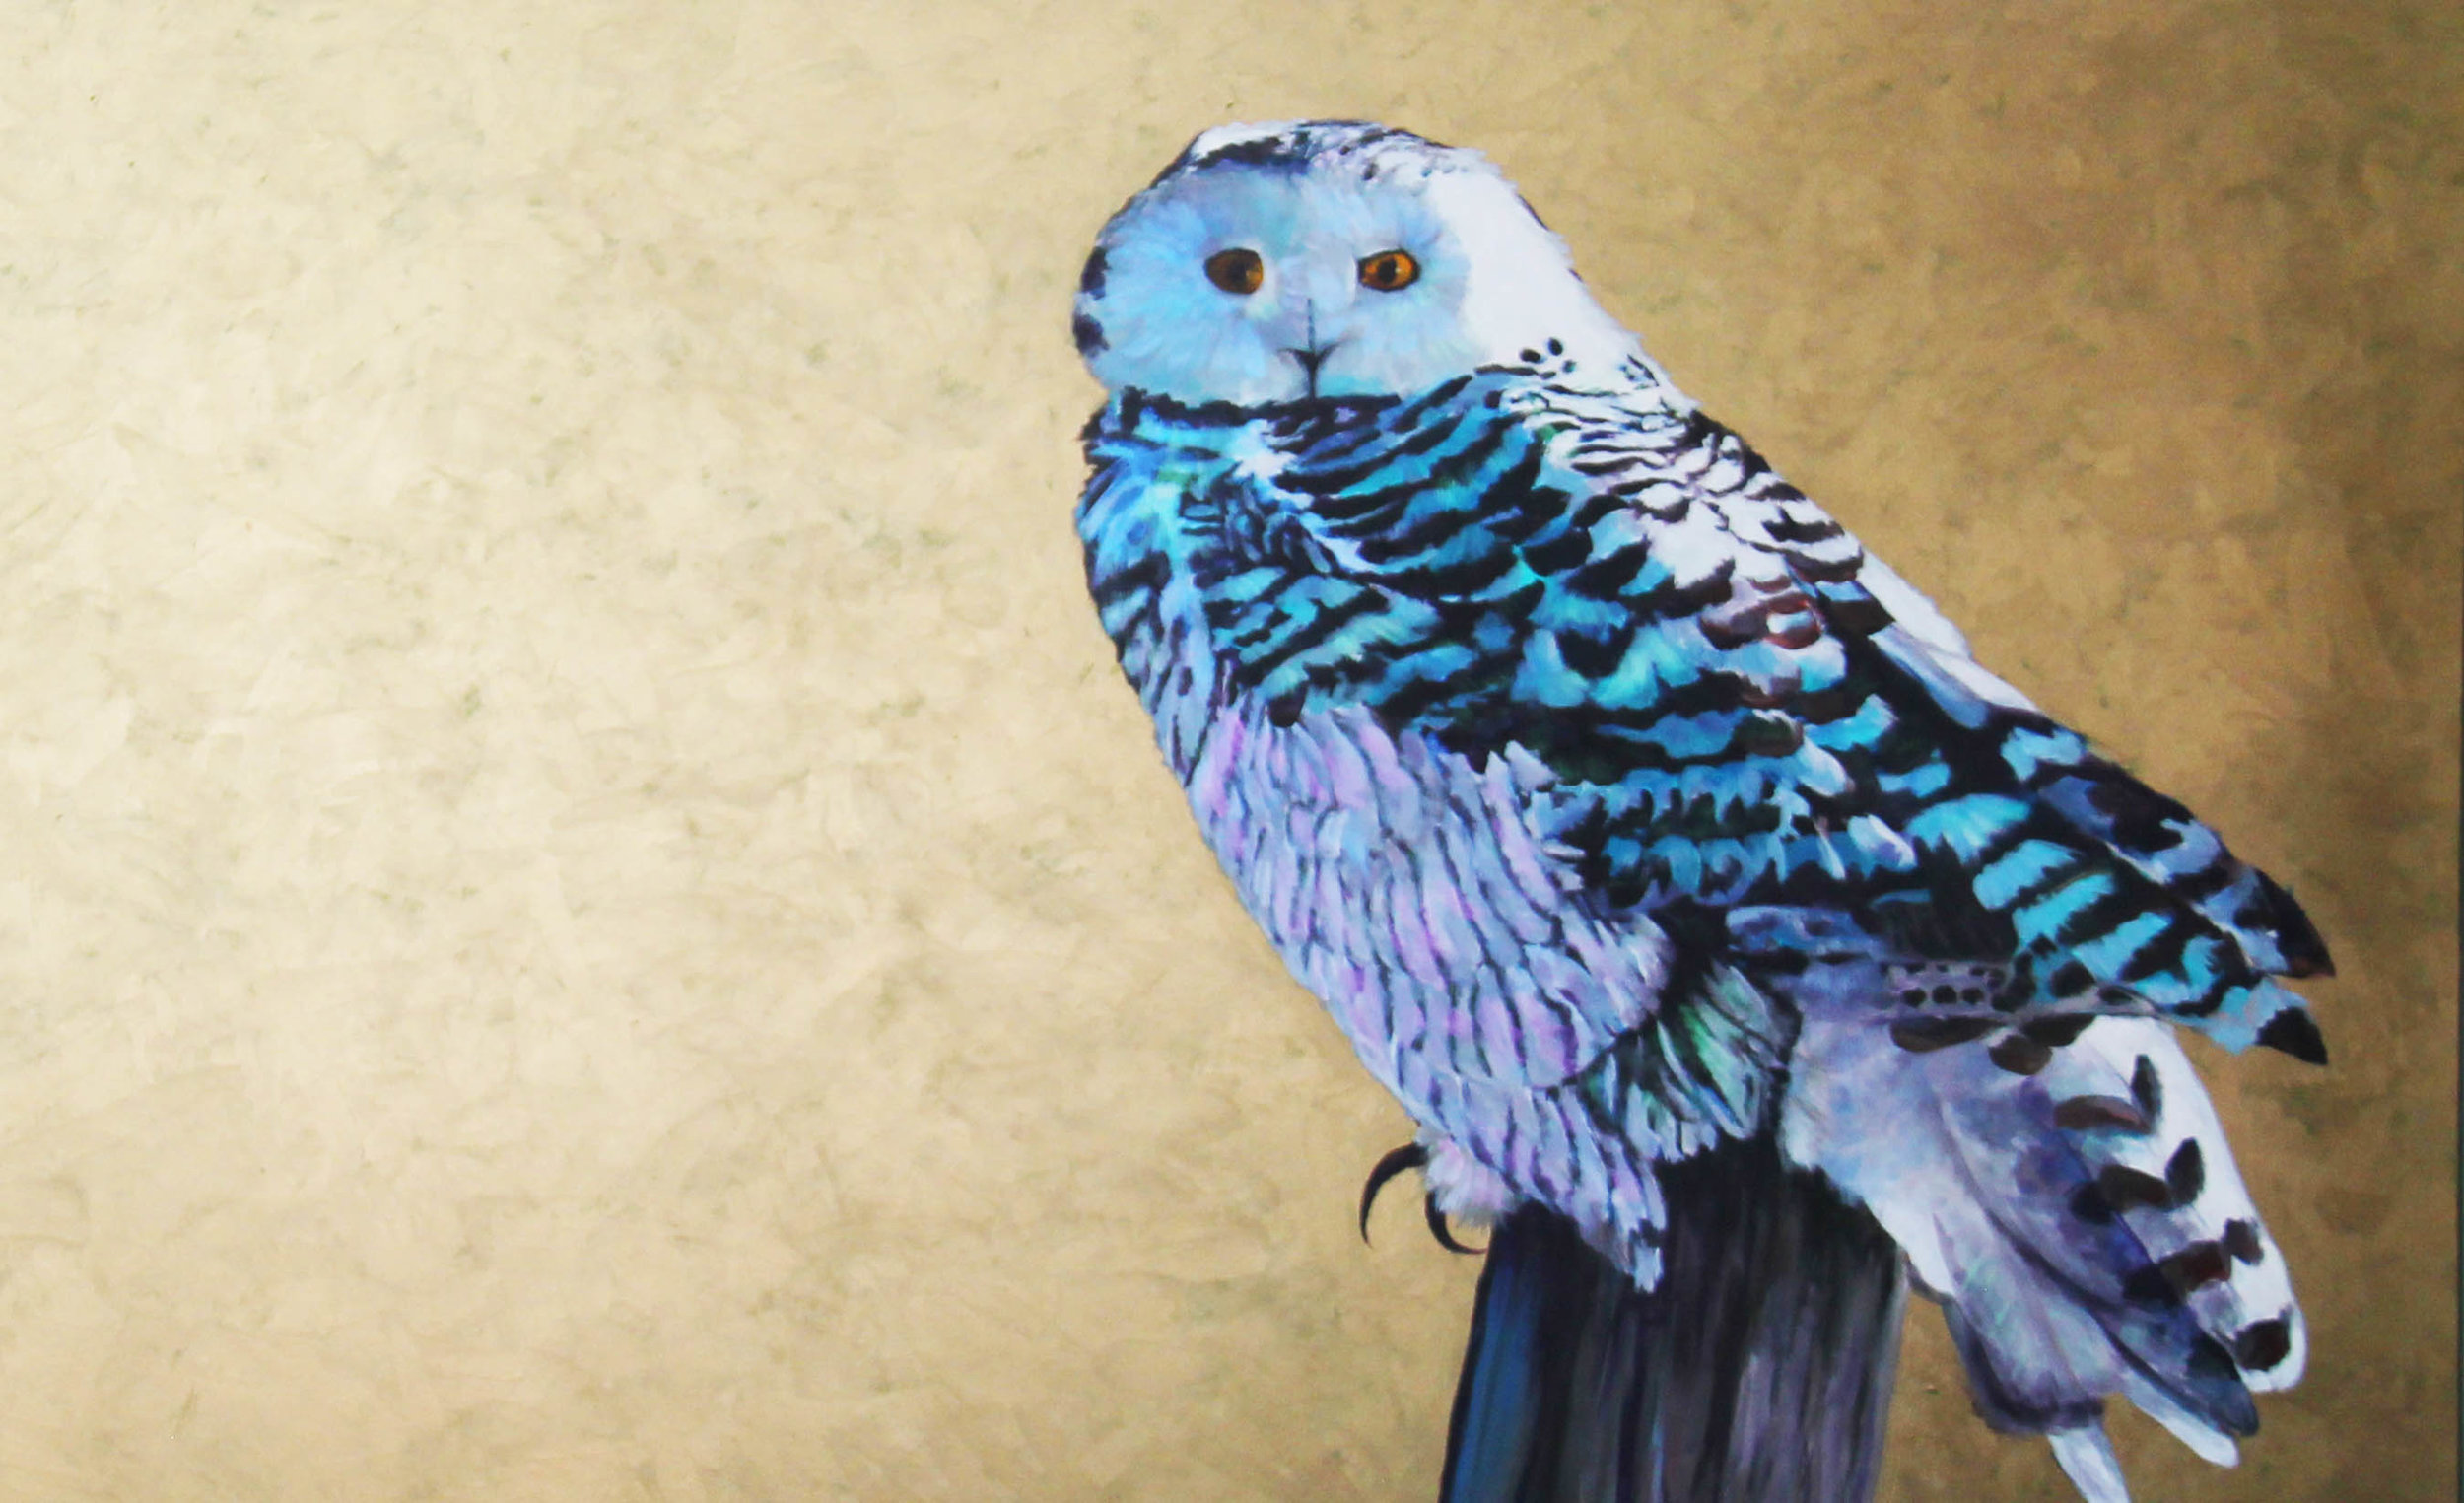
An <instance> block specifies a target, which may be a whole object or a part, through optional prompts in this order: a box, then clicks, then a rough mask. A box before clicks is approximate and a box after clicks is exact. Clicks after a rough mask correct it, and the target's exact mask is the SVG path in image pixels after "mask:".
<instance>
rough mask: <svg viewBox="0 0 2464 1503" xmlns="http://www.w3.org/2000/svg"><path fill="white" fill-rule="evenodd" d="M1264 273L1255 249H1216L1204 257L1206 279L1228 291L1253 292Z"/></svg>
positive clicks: (1263, 266)
mask: <svg viewBox="0 0 2464 1503" xmlns="http://www.w3.org/2000/svg"><path fill="white" fill-rule="evenodd" d="M1206 280H1207V281H1209V282H1212V283H1214V284H1215V285H1216V286H1217V287H1220V288H1222V289H1223V290H1224V291H1225V292H1228V293H1242V294H1248V293H1254V292H1256V291H1257V290H1258V284H1259V283H1260V282H1262V281H1265V280H1266V264H1265V263H1264V262H1262V261H1260V260H1259V259H1258V252H1257V251H1255V250H1218V251H1216V252H1215V253H1214V254H1213V255H1210V256H1208V257H1207V258H1206Z"/></svg>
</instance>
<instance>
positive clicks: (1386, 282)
mask: <svg viewBox="0 0 2464 1503" xmlns="http://www.w3.org/2000/svg"><path fill="white" fill-rule="evenodd" d="M1419 275H1420V266H1419V263H1418V262H1416V261H1414V260H1412V258H1411V256H1410V254H1409V253H1408V252H1405V251H1402V250H1381V251H1379V252H1378V253H1377V254H1376V255H1373V256H1371V257H1369V258H1368V259H1367V260H1364V261H1362V262H1361V263H1360V280H1361V282H1362V284H1363V285H1365V286H1367V287H1369V288H1371V289H1372V290H1374V291H1377V292H1382V293H1391V292H1400V291H1402V290H1403V289H1404V288H1406V287H1409V286H1410V285H1411V284H1412V282H1413V281H1414V280H1415V279H1417V278H1418V276H1419Z"/></svg>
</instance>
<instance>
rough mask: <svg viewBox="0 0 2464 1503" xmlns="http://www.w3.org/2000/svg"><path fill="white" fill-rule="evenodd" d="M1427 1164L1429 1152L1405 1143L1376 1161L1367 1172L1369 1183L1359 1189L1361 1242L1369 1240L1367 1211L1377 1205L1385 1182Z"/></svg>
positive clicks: (1416, 1144) (1414, 1144) (1416, 1145)
mask: <svg viewBox="0 0 2464 1503" xmlns="http://www.w3.org/2000/svg"><path fill="white" fill-rule="evenodd" d="M1428 1162H1429V1150H1428V1149H1426V1148H1423V1147H1421V1146H1420V1145H1419V1144H1418V1143H1405V1144H1403V1146H1402V1147H1400V1148H1398V1149H1396V1150H1394V1151H1393V1152H1392V1153H1389V1154H1388V1155H1387V1156H1386V1157H1384V1158H1382V1159H1380V1160H1378V1163H1377V1167H1376V1168H1374V1169H1372V1170H1370V1171H1369V1182H1368V1183H1367V1184H1365V1185H1363V1186H1361V1187H1360V1240H1361V1241H1363V1242H1366V1241H1368V1240H1369V1209H1370V1207H1372V1206H1374V1205H1376V1204H1377V1203H1378V1192H1379V1191H1381V1190H1384V1189H1385V1188H1386V1182H1387V1181H1389V1180H1391V1179H1393V1178H1395V1176H1397V1175H1399V1174H1401V1173H1403V1171H1404V1170H1406V1169H1420V1168H1424V1167H1426V1166H1427V1164H1428Z"/></svg>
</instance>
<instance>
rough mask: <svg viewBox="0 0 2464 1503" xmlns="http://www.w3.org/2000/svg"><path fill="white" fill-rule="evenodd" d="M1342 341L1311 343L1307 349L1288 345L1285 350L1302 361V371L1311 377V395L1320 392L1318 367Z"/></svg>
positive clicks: (1331, 340) (1314, 395)
mask: <svg viewBox="0 0 2464 1503" xmlns="http://www.w3.org/2000/svg"><path fill="white" fill-rule="evenodd" d="M1341 343H1342V341H1341V340H1339V339H1330V340H1328V341H1327V342H1326V343H1325V344H1322V345H1311V346H1309V347H1307V348H1305V349H1295V348H1289V347H1287V348H1286V349H1285V350H1284V352H1283V353H1284V354H1286V355H1289V356H1290V357H1292V358H1293V359H1294V360H1297V361H1299V362H1300V368H1301V371H1302V372H1303V373H1304V374H1305V375H1307V376H1308V377H1309V394H1310V396H1311V397H1313V398H1314V397H1316V396H1317V394H1318V368H1319V367H1320V366H1322V365H1324V364H1326V358H1327V357H1328V356H1330V355H1332V354H1334V353H1335V346H1336V345H1338V344H1341Z"/></svg>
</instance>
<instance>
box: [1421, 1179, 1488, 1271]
mask: <svg viewBox="0 0 2464 1503" xmlns="http://www.w3.org/2000/svg"><path fill="white" fill-rule="evenodd" d="M1420 1209H1421V1211H1422V1213H1423V1214H1425V1215H1426V1216H1427V1217H1428V1218H1429V1235H1430V1236H1432V1237H1434V1238H1436V1239H1437V1245H1438V1246H1439V1247H1442V1248H1444V1249H1445V1250H1446V1251H1447V1252H1449V1253H1462V1254H1465V1255H1467V1256H1469V1255H1470V1254H1473V1253H1484V1252H1487V1251H1488V1250H1487V1249H1486V1248H1468V1247H1465V1246H1464V1245H1463V1244H1462V1243H1460V1242H1457V1241H1456V1240H1455V1233H1454V1229H1453V1228H1452V1227H1450V1226H1448V1225H1447V1224H1446V1213H1445V1212H1444V1211H1442V1210H1439V1209H1438V1208H1437V1196H1436V1195H1435V1194H1434V1193H1432V1194H1431V1195H1429V1196H1428V1197H1427V1198H1425V1199H1423V1200H1422V1201H1421V1202H1420Z"/></svg>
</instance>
